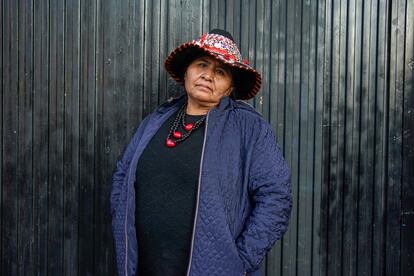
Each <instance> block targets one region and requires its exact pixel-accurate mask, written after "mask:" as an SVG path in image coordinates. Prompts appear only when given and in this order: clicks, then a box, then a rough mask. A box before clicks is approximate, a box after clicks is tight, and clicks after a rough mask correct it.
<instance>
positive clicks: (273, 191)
mask: <svg viewBox="0 0 414 276" xmlns="http://www.w3.org/2000/svg"><path fill="white" fill-rule="evenodd" d="M251 164H252V165H251V167H250V171H249V173H250V175H249V194H250V197H251V201H252V211H251V213H250V216H249V217H248V218H247V220H246V222H245V224H244V228H243V230H242V232H241V234H240V235H239V236H238V237H237V239H236V246H237V248H238V250H239V255H240V258H241V259H242V261H243V263H244V265H245V266H246V267H245V269H246V271H247V272H252V271H255V270H257V269H258V268H259V267H260V264H261V262H262V260H263V259H264V257H265V256H266V253H267V252H268V251H269V250H270V249H271V248H272V246H273V245H274V244H275V242H276V241H277V240H279V239H281V238H282V236H283V234H284V233H285V232H286V230H287V226H288V221H289V217H290V212H291V209H292V197H291V187H290V171H289V169H288V167H287V164H286V162H285V160H284V159H283V156H282V153H281V150H280V148H279V146H278V145H277V144H276V140H275V137H274V135H273V132H272V129H271V127H270V126H269V125H267V127H265V128H264V129H262V131H261V133H260V135H259V138H258V139H257V140H256V142H255V144H254V148H253V152H252V163H251Z"/></svg>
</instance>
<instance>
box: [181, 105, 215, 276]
mask: <svg viewBox="0 0 414 276" xmlns="http://www.w3.org/2000/svg"><path fill="white" fill-rule="evenodd" d="M209 114H210V111H208V112H207V116H206V128H205V130H204V141H203V148H202V150H201V161H200V173H199V175H198V187H197V200H196V210H195V214H194V224H193V234H192V237H191V247H190V260H189V261H188V267H187V274H186V275H187V276H189V275H190V270H191V262H192V260H193V250H194V236H195V229H196V224H197V215H198V205H199V201H200V190H201V189H200V186H201V173H202V170H203V161H204V148H205V146H206V137H207V128H208V115H209Z"/></svg>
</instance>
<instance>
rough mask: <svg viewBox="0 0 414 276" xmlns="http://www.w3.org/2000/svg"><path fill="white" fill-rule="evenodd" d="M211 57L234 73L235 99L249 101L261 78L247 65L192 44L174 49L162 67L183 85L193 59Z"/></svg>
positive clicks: (257, 88)
mask: <svg viewBox="0 0 414 276" xmlns="http://www.w3.org/2000/svg"><path fill="white" fill-rule="evenodd" d="M205 55H208V56H211V57H213V58H215V59H217V60H219V61H221V62H223V63H224V64H226V65H228V66H229V67H230V69H231V70H233V71H235V72H236V75H237V79H236V80H235V81H236V82H235V83H236V95H235V97H236V99H240V100H249V99H251V98H253V97H254V96H255V95H256V94H257V93H258V92H259V90H260V86H261V83H262V77H261V75H260V73H259V72H257V71H256V70H255V69H253V68H252V67H250V66H249V65H247V64H244V63H239V62H236V61H233V60H228V59H226V58H225V57H224V56H223V55H220V54H217V53H213V52H211V51H208V50H206V49H204V48H202V47H201V46H199V45H197V44H194V43H193V42H189V43H184V44H182V45H180V46H178V47H177V48H175V49H174V50H173V51H172V52H171V53H170V54H169V55H168V57H167V58H166V59H165V62H164V65H165V69H166V70H167V72H168V73H169V74H170V76H171V77H172V78H173V79H174V80H175V81H176V82H177V83H180V84H184V73H185V71H186V69H187V67H188V66H189V65H190V63H191V62H193V61H194V60H195V59H197V58H199V57H201V56H205Z"/></svg>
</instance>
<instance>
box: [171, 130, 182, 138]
mask: <svg viewBox="0 0 414 276" xmlns="http://www.w3.org/2000/svg"><path fill="white" fill-rule="evenodd" d="M173 136H174V138H177V139H180V138H181V137H183V135H182V134H181V132H178V131H174V132H173Z"/></svg>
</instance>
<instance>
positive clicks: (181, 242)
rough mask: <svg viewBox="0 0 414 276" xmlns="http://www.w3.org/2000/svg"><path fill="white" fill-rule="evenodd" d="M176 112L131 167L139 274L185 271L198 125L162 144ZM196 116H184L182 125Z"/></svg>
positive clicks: (200, 143) (198, 156)
mask: <svg viewBox="0 0 414 276" xmlns="http://www.w3.org/2000/svg"><path fill="white" fill-rule="evenodd" d="M176 115H177V113H175V114H173V115H172V116H171V117H170V118H169V119H167V121H166V122H165V123H164V124H163V125H162V126H161V128H160V129H159V130H158V132H157V133H156V134H155V136H154V137H153V138H152V140H151V141H150V142H149V143H148V145H147V147H146V148H145V150H144V152H143V153H142V156H141V157H140V160H139V162H138V165H137V172H136V174H137V177H136V183H135V189H136V212H135V218H136V229H137V240H138V273H139V275H141V276H143V275H144V276H153V275H160V276H161V275H162V276H165V275H180V276H182V275H185V273H186V271H187V266H188V261H189V254H190V247H191V237H192V232H193V222H194V213H195V204H196V197H197V187H198V177H199V170H200V161H201V150H202V146H203V141H204V124H203V125H202V126H200V128H198V129H196V130H195V131H194V132H193V133H192V134H191V135H190V137H188V138H187V139H186V140H184V141H183V142H181V143H178V144H177V146H176V147H174V148H168V147H167V146H165V140H166V137H167V135H168V133H169V131H170V128H171V126H172V123H173V121H174V119H175V117H176ZM200 118H202V116H189V115H187V116H186V123H194V122H196V121H197V120H198V119H200ZM180 125H181V124H180ZM180 130H181V132H182V133H184V132H185V130H183V129H182V127H181V129H180Z"/></svg>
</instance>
